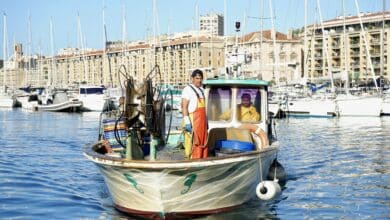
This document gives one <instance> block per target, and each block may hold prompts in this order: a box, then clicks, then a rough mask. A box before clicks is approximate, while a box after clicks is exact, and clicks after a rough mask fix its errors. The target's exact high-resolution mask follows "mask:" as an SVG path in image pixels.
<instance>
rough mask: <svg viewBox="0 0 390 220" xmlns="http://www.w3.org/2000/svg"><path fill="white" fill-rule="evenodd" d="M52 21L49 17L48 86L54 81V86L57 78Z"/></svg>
mask: <svg viewBox="0 0 390 220" xmlns="http://www.w3.org/2000/svg"><path fill="white" fill-rule="evenodd" d="M53 35H54V34H53V21H52V18H50V45H51V54H52V56H51V72H50V74H49V75H48V85H49V86H52V85H53V83H54V86H55V83H56V79H57V67H56V63H55V62H56V60H55V57H54V56H55V54H54V39H53V38H54V37H53Z"/></svg>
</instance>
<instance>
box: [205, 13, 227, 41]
mask: <svg viewBox="0 0 390 220" xmlns="http://www.w3.org/2000/svg"><path fill="white" fill-rule="evenodd" d="M199 30H201V31H204V32H205V33H208V34H211V35H218V36H223V35H224V19H223V16H222V15H220V14H211V15H205V16H201V17H200V19H199Z"/></svg>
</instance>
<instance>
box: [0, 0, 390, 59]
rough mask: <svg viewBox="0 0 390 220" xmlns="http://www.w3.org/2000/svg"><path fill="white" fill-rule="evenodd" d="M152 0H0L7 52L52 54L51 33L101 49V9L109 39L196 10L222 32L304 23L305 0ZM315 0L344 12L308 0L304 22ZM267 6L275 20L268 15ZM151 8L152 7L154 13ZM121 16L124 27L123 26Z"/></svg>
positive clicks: (371, 3)
mask: <svg viewBox="0 0 390 220" xmlns="http://www.w3.org/2000/svg"><path fill="white" fill-rule="evenodd" d="M355 1H357V2H358V6H359V9H360V10H359V11H360V12H382V11H383V5H384V4H383V0H345V8H346V9H345V10H346V14H347V15H356V14H357V8H356V4H355ZM154 2H155V3H156V7H155V8H156V10H153V0H0V12H2V15H4V14H5V15H6V29H7V31H6V36H7V38H8V40H7V45H8V52H7V56H8V57H10V55H11V49H12V44H13V42H18V43H22V44H23V51H24V54H28V51H29V50H28V48H31V53H32V54H38V53H40V52H41V53H42V54H44V55H50V54H52V46H51V39H52V40H53V50H54V52H55V53H58V51H59V49H60V48H66V47H81V46H83V47H85V48H95V49H102V48H103V47H104V46H103V45H104V42H105V38H104V32H103V11H104V15H105V16H104V17H105V19H104V21H105V24H106V30H107V40H108V41H117V40H122V39H123V36H124V35H123V32H124V31H123V30H124V29H125V33H126V35H125V36H126V37H125V39H126V40H129V41H136V40H143V39H145V38H146V37H152V36H153V30H154V29H153V23H156V25H155V30H156V34H157V35H159V34H167V33H168V34H172V33H175V32H185V31H189V30H194V29H196V28H195V26H196V24H197V19H196V17H197V16H196V15H207V14H212V13H220V14H222V15H225V22H227V23H226V25H225V27H226V30H225V33H226V34H228V35H232V34H234V23H235V21H241V23H242V30H241V31H242V32H243V33H244V34H245V33H250V32H252V31H258V30H260V21H261V20H263V28H264V29H271V28H272V23H274V27H275V29H276V30H277V31H279V32H282V33H287V31H288V30H289V29H294V28H301V27H303V26H304V24H305V16H304V14H305V4H304V2H305V0H262V1H261V0H154ZM317 2H319V8H320V9H321V14H322V18H323V20H329V19H333V18H335V17H337V16H340V15H342V14H343V9H342V0H307V19H306V21H307V24H308V25H309V24H312V23H313V22H315V21H317V22H319V14H318V10H317V9H316V8H318V7H317ZM261 5H263V7H261ZM270 6H271V7H270ZM385 6H386V10H388V7H390V0H385ZM261 8H263V10H261ZM270 8H272V14H273V18H274V22H272V19H271V9H270ZM225 9H226V10H225ZM154 11H155V12H156V13H153V12H154ZM124 14H125V16H123V15H124ZM78 16H79V19H78ZM123 17H125V19H123ZM3 18H4V16H1V18H0V19H1V21H0V23H1V32H0V33H1V36H0V38H1V39H2V41H1V46H0V47H1V52H0V55H1V58H0V59H2V58H3V57H4V56H3V42H4V19H3ZM260 18H263V19H260ZM123 20H125V24H126V25H125V28H122V26H123V25H122V23H123ZM50 21H51V23H52V33H53V34H51V29H50ZM78 21H80V25H78ZM154 21H156V22H154ZM29 24H30V25H29ZM29 27H30V28H29ZM29 29H30V30H31V31H29ZM80 33H82V36H83V41H82V42H83V45H82V44H81V43H80V42H81V40H80V39H81V37H80ZM51 35H52V37H51ZM29 36H31V37H29ZM29 39H31V41H30V40H29ZM29 42H31V44H30V43H29Z"/></svg>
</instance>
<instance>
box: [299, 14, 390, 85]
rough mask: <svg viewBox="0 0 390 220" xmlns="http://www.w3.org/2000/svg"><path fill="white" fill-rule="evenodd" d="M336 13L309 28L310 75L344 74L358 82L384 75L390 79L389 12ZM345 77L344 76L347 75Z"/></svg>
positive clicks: (307, 63)
mask: <svg viewBox="0 0 390 220" xmlns="http://www.w3.org/2000/svg"><path fill="white" fill-rule="evenodd" d="M360 17H361V23H362V25H363V27H364V28H363V29H362V28H361V24H360V19H359V16H346V17H342V16H341V17H337V18H335V19H332V20H329V21H325V22H323V29H324V31H322V27H321V24H312V25H310V26H308V28H307V30H308V31H307V41H306V44H304V45H306V48H305V51H307V53H306V54H307V58H306V59H307V62H305V68H306V71H305V74H306V76H307V77H308V78H313V79H314V78H330V74H331V73H332V76H334V78H335V80H337V79H338V78H342V77H343V73H344V72H345V71H347V73H348V76H349V79H350V80H352V81H355V82H359V81H366V80H369V79H372V77H373V75H375V78H377V77H379V76H383V77H384V78H387V79H389V73H388V72H389V68H390V60H389V59H388V55H389V50H390V48H389V45H390V12H385V13H382V12H381V13H362V14H361V16H360ZM344 33H345V34H344ZM344 77H345V76H344Z"/></svg>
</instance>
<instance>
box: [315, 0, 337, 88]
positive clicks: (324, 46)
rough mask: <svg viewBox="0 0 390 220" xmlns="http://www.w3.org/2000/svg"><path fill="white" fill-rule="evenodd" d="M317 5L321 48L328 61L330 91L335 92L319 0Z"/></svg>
mask: <svg viewBox="0 0 390 220" xmlns="http://www.w3.org/2000/svg"><path fill="white" fill-rule="evenodd" d="M317 6H318V15H319V17H320V23H321V31H322V46H323V49H322V50H323V51H324V52H325V56H326V61H327V63H328V75H329V76H330V83H331V90H332V92H335V87H334V80H333V73H332V63H331V62H330V57H329V51H328V47H327V46H326V42H325V40H326V39H325V29H324V24H323V20H322V14H321V6H320V0H317Z"/></svg>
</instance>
